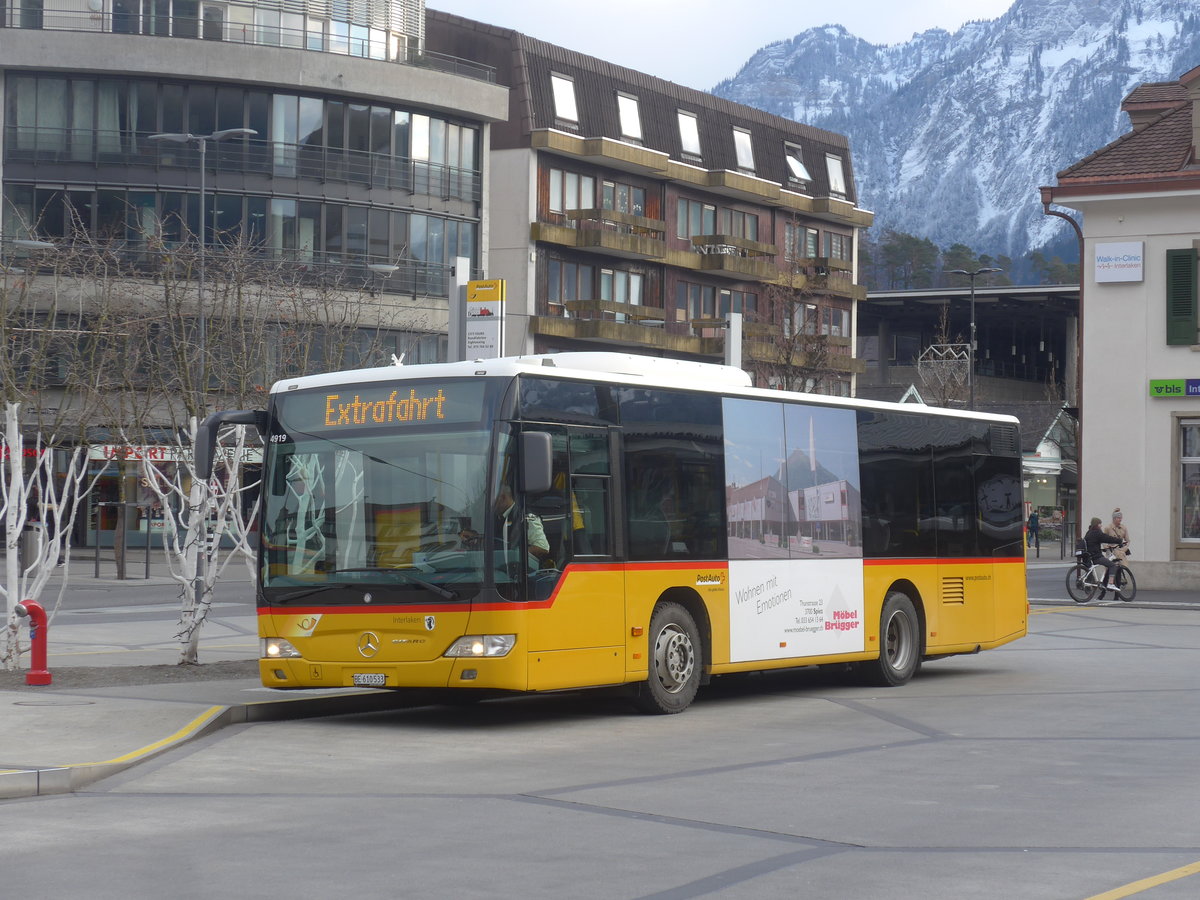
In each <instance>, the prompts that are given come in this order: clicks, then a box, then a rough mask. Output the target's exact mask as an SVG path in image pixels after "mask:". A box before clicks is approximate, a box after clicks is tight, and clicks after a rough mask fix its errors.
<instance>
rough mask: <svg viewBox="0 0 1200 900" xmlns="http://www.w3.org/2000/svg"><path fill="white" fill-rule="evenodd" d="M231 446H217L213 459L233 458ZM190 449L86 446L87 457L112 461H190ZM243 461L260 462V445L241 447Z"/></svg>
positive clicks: (124, 445)
mask: <svg viewBox="0 0 1200 900" xmlns="http://www.w3.org/2000/svg"><path fill="white" fill-rule="evenodd" d="M233 455H234V448H233V447H218V448H217V449H216V454H215V455H214V457H213V459H214V460H225V461H230V460H232V459H233ZM191 458H192V450H191V448H190V447H169V446H158V445H148V444H147V445H142V444H93V445H91V446H90V447H88V459H90V460H102V461H104V462H113V461H114V460H118V459H125V460H132V461H134V462H142V461H143V460H145V461H148V462H154V463H168V462H190V461H191ZM242 462H243V463H261V462H262V447H243V448H242Z"/></svg>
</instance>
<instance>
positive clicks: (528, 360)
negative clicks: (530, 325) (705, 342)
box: [271, 352, 1017, 423]
mask: <svg viewBox="0 0 1200 900" xmlns="http://www.w3.org/2000/svg"><path fill="white" fill-rule="evenodd" d="M550 373H554V374H556V375H562V376H565V377H568V378H570V377H576V378H584V379H588V380H593V381H603V382H609V383H612V384H643V385H647V386H654V387H665V388H679V389H685V390H693V391H694V390H701V391H710V392H716V393H721V394H729V395H736V396H743V397H761V398H774V399H777V400H779V399H784V398H785V397H792V398H795V399H803V400H805V401H806V402H809V403H821V404H826V405H830V406H843V407H849V408H852V409H891V410H895V409H896V408H897V407H901V406H902V407H903V408H904V409H905V411H908V412H913V413H918V414H919V413H925V414H933V415H947V416H956V417H962V418H975V419H987V420H988V421H993V422H994V421H1004V422H1013V423H1016V422H1017V419H1016V418H1015V417H1013V416H1006V415H999V414H996V413H981V412H974V411H970V410H963V409H952V408H947V407H941V406H926V405H924V404H921V403H905V404H897V403H887V402H885V401H881V400H860V399H850V398H845V397H831V396H828V395H825V394H800V393H795V392H789V391H779V390H772V389H769V388H756V387H753V386H752V383H751V379H750V376H749V375H748V374H747V373H746V372H744V371H742V370H741V369H738V368H735V367H734V366H723V365H718V364H716V363H705V362H691V361H689V360H681V359H665V358H662V357H657V356H639V355H638V354H635V353H605V352H564V353H540V354H531V355H528V356H505V357H499V358H493V359H475V360H465V361H463V362H451V363H428V364H423V365H414V366H405V365H391V366H380V367H378V368H373V369H349V370H344V371H340V372H326V373H323V374H320V375H305V376H302V377H299V378H288V379H284V380H283V381H278V382H276V383H275V384H274V385H273V386H272V387H271V393H272V394H278V393H284V392H287V391H294V390H304V389H311V388H322V387H332V386H335V385H342V384H349V383H358V384H362V383H368V382H375V381H402V380H408V379H418V378H422V379H423V378H447V377H449V378H467V377H473V376H491V377H505V376H507V377H513V376H516V375H520V374H537V375H547V374H550Z"/></svg>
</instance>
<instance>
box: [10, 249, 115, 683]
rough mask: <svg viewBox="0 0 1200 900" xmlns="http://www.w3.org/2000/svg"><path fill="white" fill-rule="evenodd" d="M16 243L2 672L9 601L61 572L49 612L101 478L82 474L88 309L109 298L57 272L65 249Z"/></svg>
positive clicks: (39, 590)
mask: <svg viewBox="0 0 1200 900" xmlns="http://www.w3.org/2000/svg"><path fill="white" fill-rule="evenodd" d="M25 243H30V242H25ZM34 243H38V242H34ZM15 249H16V247H15V245H14V244H11V243H10V244H8V245H4V246H0V406H2V407H3V409H2V420H0V458H2V461H3V466H2V468H0V527H2V528H3V534H4V545H3V561H4V568H3V576H2V577H0V596H2V597H3V601H4V611H5V620H4V621H5V628H4V636H3V640H0V666H3V667H4V668H8V669H14V668H16V667H17V665H18V663H19V661H20V654H21V652H22V648H21V646H20V643H19V629H18V620H17V617H16V614H15V606H16V604H17V603H18V602H19V601H21V600H40V599H41V597H42V594H43V592H44V591H45V589H46V587H47V585H48V582H49V580H50V576H51V574H52V573H54V572H55V571H56V570H58V571H59V572H60V573H61V576H62V577H61V580H60V582H59V584H60V589H59V594H58V598H57V599H56V601H55V602H54V603H53V604H50V610H49V612H50V615H51V616H53V614H54V612H55V610H56V609H57V607H58V605H59V604H60V603H61V600H62V596H63V590H64V589H65V587H66V584H67V577H68V571H69V562H70V535H71V531H72V529H73V527H74V523H75V519H76V515H77V513H78V510H79V507H80V504H81V502H82V501H83V499H84V497H85V496H86V495H87V494H88V492H89V491H90V490H91V487H92V485H93V484H94V483H95V479H96V478H97V477H98V474H96V473H92V474H91V475H90V476H89V471H88V470H89V464H88V459H87V434H86V429H87V425H88V423H89V422H90V421H91V418H92V415H93V414H94V412H95V409H96V401H97V392H96V391H95V390H94V385H95V384H96V380H97V372H98V370H99V369H100V368H101V360H99V359H98V357H97V356H96V347H97V342H96V340H95V339H94V338H95V332H94V327H93V323H92V321H91V319H90V311H91V310H92V309H94V308H95V307H96V305H97V303H99V305H101V306H102V305H103V303H104V299H105V296H106V294H105V292H104V291H99V292H96V291H95V290H94V287H95V285H94V284H93V283H92V281H91V280H90V279H80V278H75V277H70V276H67V275H65V274H64V272H65V271H70V270H71V269H72V268H73V266H74V265H75V264H76V263H77V262H78V258H77V255H76V254H75V253H73V252H71V251H70V250H69V249H67V248H61V249H58V250H56V249H55V248H54V247H52V246H51V245H49V244H42V246H40V247H38V248H36V249H34V250H32V251H30V252H29V253H28V254H26V255H25V256H24V258H22V256H21V255H19V254H17V253H14V250H15ZM26 249H28V248H26ZM97 295H98V296H97ZM60 566H61V567H60Z"/></svg>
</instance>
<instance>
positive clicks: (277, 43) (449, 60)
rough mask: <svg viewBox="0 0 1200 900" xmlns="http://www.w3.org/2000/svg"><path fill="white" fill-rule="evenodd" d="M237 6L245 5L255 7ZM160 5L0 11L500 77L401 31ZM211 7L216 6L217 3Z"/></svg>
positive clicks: (105, 29)
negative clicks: (300, 23) (419, 44)
mask: <svg viewBox="0 0 1200 900" xmlns="http://www.w3.org/2000/svg"><path fill="white" fill-rule="evenodd" d="M236 5H238V6H242V7H244V8H245V7H250V6H251V4H236ZM146 6H147V7H148V4H147V5H146ZM162 6H165V4H155V7H154V12H153V14H146V15H140V14H139V13H138V11H137V7H136V6H134V7H133V8H132V9H131V10H129V11H121V10H114V9H112V8H111V4H109V5H108V8H103V7H102V8H101V9H100V10H99V11H96V12H93V11H92V10H91V9H90V8H88V9H85V8H83V7H82V6H61V7H51V6H43V5H41V4H35V3H23V2H18V0H9V2H8V3H6V4H5V5H4V7H3V8H2V9H0V15H2V16H3V23H2V25H3V27H5V28H25V29H33V30H38V31H82V32H91V33H110V34H128V35H142V36H145V37H173V38H184V39H192V40H206V41H217V42H222V43H231V44H255V45H259V46H270V47H283V48H286V49H291V50H306V51H312V52H317V53H336V54H340V55H342V56H355V57H359V58H362V59H375V60H380V61H381V62H391V63H399V64H401V65H409V66H418V67H421V68H427V69H435V70H437V71H439V72H445V73H447V74H450V75H460V76H462V77H464V78H472V79H474V80H476V81H486V82H489V83H493V84H494V83H495V81H496V70H495V69H494V68H493V67H492V66H485V65H482V64H481V63H477V62H474V61H472V60H467V59H460V58H458V57H455V56H449V55H447V54H444V53H432V52H429V51H424V50H415V49H413V48H412V47H410V46H409V36H408V35H406V34H403V33H400V32H388V31H385V30H383V29H379V28H369V27H366V26H362V25H354V24H351V23H350V22H342V21H335V20H330V19H318V18H313V17H310V18H309V19H308V21H309V22H310V23H315V24H317V25H318V26H319V27H317V28H311V27H310V28H288V27H281V26H279V25H273V24H272V25H266V24H261V25H259V24H255V25H251V24H242V23H236V22H231V21H228V20H227V19H226V17H225V16H224V15H221V16H220V17H219V18H218V17H196V16H183V15H174V16H172V15H165V14H160V12H159V10H160V8H161V7H162ZM193 8H195V7H193ZM211 9H214V10H216V9H218V8H217V7H215V6H214V7H211ZM206 11H207V8H206Z"/></svg>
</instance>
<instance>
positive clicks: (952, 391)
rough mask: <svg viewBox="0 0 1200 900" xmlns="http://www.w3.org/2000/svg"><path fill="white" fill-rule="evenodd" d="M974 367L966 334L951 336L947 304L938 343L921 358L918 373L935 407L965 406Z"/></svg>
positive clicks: (942, 315)
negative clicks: (972, 366)
mask: <svg viewBox="0 0 1200 900" xmlns="http://www.w3.org/2000/svg"><path fill="white" fill-rule="evenodd" d="M970 366H971V354H970V347H969V346H968V345H967V344H966V343H964V342H963V339H962V335H956V336H955V337H954V338H951V337H950V309H949V305H948V304H945V305H943V306H942V308H941V311H940V312H939V314H938V330H937V334H936V335H934V342H933V343H932V344H931V345H930V346H928V347H926V348H925V350H924V351H922V353H921V355H920V357H918V359H917V374H918V376H919V377H920V379H921V383H922V384H924V385H925V389H926V391H927V392H928V394H929V397H930V398H931V399H932V401H933V405H934V406H956V405H962V404H963V403H965V401H966V396H967V379H968V378H969V377H970V375H971V369H970Z"/></svg>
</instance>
